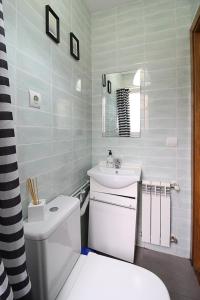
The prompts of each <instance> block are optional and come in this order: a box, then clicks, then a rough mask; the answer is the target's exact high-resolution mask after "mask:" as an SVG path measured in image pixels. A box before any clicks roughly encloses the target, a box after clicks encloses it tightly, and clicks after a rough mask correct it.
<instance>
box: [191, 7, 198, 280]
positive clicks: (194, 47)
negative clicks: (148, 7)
mask: <svg viewBox="0 0 200 300" xmlns="http://www.w3.org/2000/svg"><path fill="white" fill-rule="evenodd" d="M191 54H192V130H193V132H192V138H193V141H192V148H193V149H192V176H193V178H192V183H193V247H192V263H193V266H194V269H195V271H196V274H197V276H198V279H199V282H200V9H199V10H198V12H197V15H196V17H195V19H194V22H193V25H192V28H191Z"/></svg>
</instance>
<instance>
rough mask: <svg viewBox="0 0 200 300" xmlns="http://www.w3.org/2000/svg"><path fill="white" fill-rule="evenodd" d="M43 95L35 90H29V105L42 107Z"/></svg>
mask: <svg viewBox="0 0 200 300" xmlns="http://www.w3.org/2000/svg"><path fill="white" fill-rule="evenodd" d="M41 101H42V96H41V94H40V93H37V92H35V91H33V90H29V105H30V106H31V107H35V108H40V106H41Z"/></svg>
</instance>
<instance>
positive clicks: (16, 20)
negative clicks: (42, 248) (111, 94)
mask: <svg viewBox="0 0 200 300" xmlns="http://www.w3.org/2000/svg"><path fill="white" fill-rule="evenodd" d="M46 4H47V3H46V2H45V1H44V0H27V1H25V0H19V1H16V0H12V1H10V0H8V1H5V3H4V12H5V15H4V16H5V24H6V33H7V42H8V44H7V49H8V63H9V72H10V83H11V91H12V104H13V106H12V109H13V112H14V120H15V122H16V137H17V154H18V161H19V173H20V182H21V197H22V205H23V214H24V217H26V216H27V206H28V203H29V197H28V195H27V191H26V180H27V178H28V177H29V176H37V178H38V184H39V195H40V197H42V198H45V199H47V201H49V200H51V199H53V198H54V197H56V196H58V195H59V194H70V193H71V192H72V191H73V190H74V189H76V188H77V187H78V186H79V185H80V184H82V183H83V182H84V180H86V168H89V167H90V164H91V149H92V141H91V138H92V131H91V123H90V119H91V114H92V112H91V111H92V106H91V101H92V99H91V97H92V93H91V88H92V86H91V47H90V45H89V43H90V35H91V22H90V13H89V11H88V9H87V8H86V6H85V4H84V3H83V2H82V1H80V0H75V1H71V0H65V1H63V0H56V1H55V0H51V1H50V3H49V4H50V5H51V6H52V8H53V9H54V10H55V11H56V13H57V14H58V15H59V17H60V24H61V42H60V44H55V43H54V42H53V41H52V40H51V39H50V38H49V37H48V36H47V35H46V34H45V5H46ZM76 28H77V29H78V32H77V35H78V36H79V37H80V43H81V61H80V62H76V61H75V60H74V59H73V58H72V57H71V55H70V48H69V32H70V31H71V30H72V29H76ZM74 32H76V30H74ZM77 65H78V66H79V67H78V69H77V67H76V66H77ZM73 70H76V71H74V73H73ZM77 70H78V71H77ZM79 75H81V79H82V93H79V94H78V98H77V99H78V100H77V101H75V100H74V99H76V97H77V91H76V90H75V88H74V86H73V84H74V83H75V79H77V78H78V77H79ZM73 78H74V81H73ZM29 89H31V90H34V91H36V92H39V93H40V94H41V96H42V103H41V108H40V110H39V109H34V108H31V107H29ZM74 103H76V107H75V106H74ZM76 120H77V124H76ZM89 126H90V127H89ZM76 128H77V129H76ZM73 134H74V139H76V142H75V143H74V141H73ZM79 144H80V146H78V145H79ZM74 147H76V149H75V148H74ZM74 153H75V154H74ZM79 159H82V160H83V161H84V164H83V162H82V161H81V164H80V166H79V167H78V168H77V169H75V167H74V166H75V162H74V160H79ZM86 166H87V167H86ZM76 167H77V166H76ZM77 172H78V173H79V174H78V176H76V175H77ZM75 177H76V180H73V178H75Z"/></svg>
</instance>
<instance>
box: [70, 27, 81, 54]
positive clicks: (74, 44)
mask: <svg viewBox="0 0 200 300" xmlns="http://www.w3.org/2000/svg"><path fill="white" fill-rule="evenodd" d="M70 53H71V56H73V57H74V58H75V59H76V60H80V46H79V40H78V38H77V37H76V36H75V34H74V33H73V32H70Z"/></svg>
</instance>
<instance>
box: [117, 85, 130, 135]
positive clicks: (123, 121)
mask: <svg viewBox="0 0 200 300" xmlns="http://www.w3.org/2000/svg"><path fill="white" fill-rule="evenodd" d="M116 97H117V114H118V124H119V136H124V137H129V136H130V135H131V134H130V105H129V89H119V90H117V91H116Z"/></svg>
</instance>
